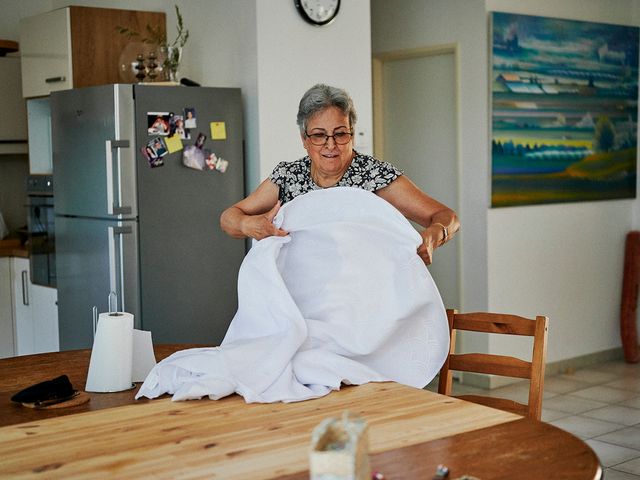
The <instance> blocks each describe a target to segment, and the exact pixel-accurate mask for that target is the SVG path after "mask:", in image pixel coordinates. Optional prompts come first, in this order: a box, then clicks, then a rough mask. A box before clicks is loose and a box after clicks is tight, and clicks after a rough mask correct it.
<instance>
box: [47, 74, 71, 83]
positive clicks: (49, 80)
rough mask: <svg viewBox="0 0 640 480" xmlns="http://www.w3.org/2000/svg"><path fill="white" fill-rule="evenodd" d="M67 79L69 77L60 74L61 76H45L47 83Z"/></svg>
mask: <svg viewBox="0 0 640 480" xmlns="http://www.w3.org/2000/svg"><path fill="white" fill-rule="evenodd" d="M66 79H67V77H65V76H60V77H49V78H45V79H44V81H45V83H57V82H64V81H65V80H66Z"/></svg>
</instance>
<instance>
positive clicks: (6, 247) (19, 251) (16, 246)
mask: <svg viewBox="0 0 640 480" xmlns="http://www.w3.org/2000/svg"><path fill="white" fill-rule="evenodd" d="M0 257H22V258H29V250H28V249H27V247H25V246H24V245H22V244H21V243H20V239H19V238H6V239H4V240H0Z"/></svg>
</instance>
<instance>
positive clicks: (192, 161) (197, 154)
mask: <svg viewBox="0 0 640 480" xmlns="http://www.w3.org/2000/svg"><path fill="white" fill-rule="evenodd" d="M182 164H183V165H184V166H185V167H189V168H193V169H195V170H204V169H205V168H206V164H205V152H204V150H203V149H202V148H198V147H196V146H195V145H188V146H186V147H185V148H184V150H183V151H182Z"/></svg>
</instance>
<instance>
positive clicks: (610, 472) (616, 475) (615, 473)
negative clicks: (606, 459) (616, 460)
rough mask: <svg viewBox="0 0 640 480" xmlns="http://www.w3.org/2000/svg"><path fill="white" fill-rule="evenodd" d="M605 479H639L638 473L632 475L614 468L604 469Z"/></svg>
mask: <svg viewBox="0 0 640 480" xmlns="http://www.w3.org/2000/svg"><path fill="white" fill-rule="evenodd" d="M604 478H605V480H640V475H632V474H631V473H625V472H621V471H620V470H616V469H615V468H607V469H606V470H605V471H604Z"/></svg>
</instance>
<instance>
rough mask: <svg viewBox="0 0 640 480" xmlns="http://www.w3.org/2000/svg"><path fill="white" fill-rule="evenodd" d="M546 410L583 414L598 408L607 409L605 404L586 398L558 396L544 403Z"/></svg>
mask: <svg viewBox="0 0 640 480" xmlns="http://www.w3.org/2000/svg"><path fill="white" fill-rule="evenodd" d="M542 404H543V405H544V407H545V408H549V409H551V410H556V411H558V412H566V413H573V414H576V413H582V412H587V411H589V410H594V409H596V408H601V407H606V406H607V404H606V403H604V402H596V401H594V400H587V399H586V398H580V397H573V396H571V395H558V396H555V397H553V398H550V399H549V400H544V401H543V402H542Z"/></svg>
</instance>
